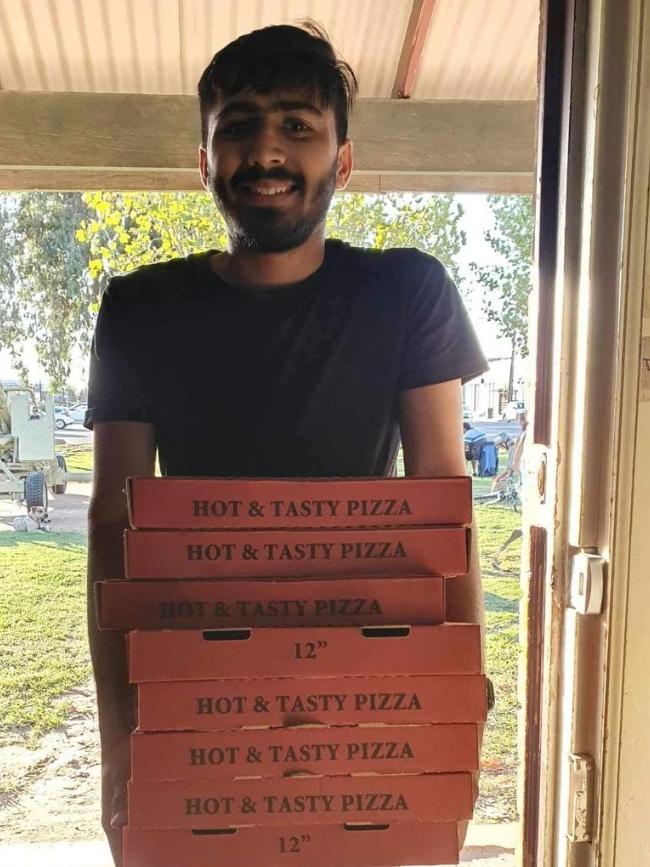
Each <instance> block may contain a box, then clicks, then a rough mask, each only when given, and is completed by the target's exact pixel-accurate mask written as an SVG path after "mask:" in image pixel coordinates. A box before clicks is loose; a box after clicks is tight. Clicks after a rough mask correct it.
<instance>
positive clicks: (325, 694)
mask: <svg viewBox="0 0 650 867" xmlns="http://www.w3.org/2000/svg"><path fill="white" fill-rule="evenodd" d="M486 713H487V687H486V681H485V677H484V676H483V675H481V674H474V675H434V676H428V677H377V676H372V677H329V678H308V679H304V678H291V677H277V678H269V679H268V680H255V679H253V678H250V679H248V680H205V681H185V682H179V683H141V684H140V685H139V686H138V727H139V729H140V730H141V731H150V732H156V731H159V732H161V731H182V730H191V731H214V730H215V729H223V728H236V727H239V726H292V725H293V726H295V725H358V724H363V723H371V724H372V723H385V724H389V723H390V724H395V725H406V724H409V725H410V724H418V723H420V724H422V723H465V722H483V721H484V720H485V718H486Z"/></svg>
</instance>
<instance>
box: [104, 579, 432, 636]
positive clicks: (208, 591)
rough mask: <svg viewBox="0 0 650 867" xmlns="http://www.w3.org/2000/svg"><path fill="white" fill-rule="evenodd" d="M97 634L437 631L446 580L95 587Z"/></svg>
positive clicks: (132, 583) (247, 581) (144, 583)
mask: <svg viewBox="0 0 650 867" xmlns="http://www.w3.org/2000/svg"><path fill="white" fill-rule="evenodd" d="M95 596H96V600H97V613H98V622H99V625H100V627H102V628H103V629H125V630H129V629H212V628H224V627H229V626H230V627H241V626H372V625H382V624H391V623H392V624H436V623H442V621H443V620H444V619H445V579H444V578H438V577H435V576H431V577H426V578H420V577H407V578H332V579H329V580H327V579H326V580H323V579H317V578H313V579H309V580H306V581H301V580H289V579H282V580H279V581H274V580H268V579H248V578H238V579H235V580H233V581H228V580H225V579H224V580H212V581H211V580H204V581H174V580H165V581H127V580H124V579H119V580H115V581H99V582H97V583H96V584H95Z"/></svg>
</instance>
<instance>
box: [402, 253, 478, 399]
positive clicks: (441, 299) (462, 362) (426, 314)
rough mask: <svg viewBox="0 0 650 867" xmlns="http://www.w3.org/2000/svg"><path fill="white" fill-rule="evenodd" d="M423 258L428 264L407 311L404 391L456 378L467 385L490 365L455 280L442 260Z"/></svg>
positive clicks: (403, 364)
mask: <svg viewBox="0 0 650 867" xmlns="http://www.w3.org/2000/svg"><path fill="white" fill-rule="evenodd" d="M420 255H422V254H420ZM423 258H426V260H427V268H426V269H425V275H424V278H423V279H421V280H420V281H419V283H418V285H417V286H416V287H415V290H414V293H413V297H412V303H411V305H410V310H409V313H408V321H407V328H406V334H405V341H406V342H405V347H404V355H403V362H402V369H401V375H400V388H401V390H406V389H409V388H419V387H421V386H424V385H434V384H435V383H438V382H447V381H449V380H451V379H460V380H462V382H464V383H465V382H467V381H468V380H470V379H473V378H474V377H475V376H479V375H480V374H481V373H484V372H485V371H486V370H487V369H488V364H487V360H486V358H485V356H484V355H483V351H482V350H481V346H480V344H479V342H478V338H477V336H476V333H475V331H474V328H473V326H472V323H471V321H470V318H469V315H468V313H467V310H466V308H465V305H464V304H463V301H462V298H461V297H460V294H459V292H458V289H457V288H456V286H455V285H454V282H453V280H452V279H451V277H450V276H449V274H448V273H447V271H446V269H445V268H444V266H443V265H442V264H441V263H440V262H439V261H438V260H437V259H434V258H433V257H431V256H426V257H423Z"/></svg>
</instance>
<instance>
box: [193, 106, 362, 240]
mask: <svg viewBox="0 0 650 867" xmlns="http://www.w3.org/2000/svg"><path fill="white" fill-rule="evenodd" d="M200 160H201V175H202V178H203V183H204V186H205V187H206V188H207V189H209V190H210V192H211V193H212V195H213V197H214V200H215V202H216V205H217V207H218V209H219V210H220V211H221V213H222V214H223V217H224V219H225V221H226V226H227V229H228V235H229V237H230V240H231V242H232V244H233V246H234V247H239V248H246V249H249V250H259V251H260V252H281V251H284V250H290V249H294V248H295V247H299V246H300V245H301V244H303V243H304V242H305V241H306V240H307V239H308V238H309V237H310V236H311V235H312V233H313V232H314V230H315V229H316V228H317V227H319V226H320V225H322V223H323V222H324V220H325V217H326V215H327V211H328V208H329V205H330V201H331V198H332V195H333V193H334V190H335V189H337V188H342V187H344V186H345V184H346V183H347V180H348V178H349V175H350V171H351V144H350V142H349V141H346V142H344V143H343V144H342V145H341V146H339V145H338V142H337V136H336V122H335V117H334V112H333V110H332V109H331V108H324V107H322V106H320V105H319V104H318V102H317V101H316V100H315V99H314V98H313V97H312V96H311V95H308V94H306V93H304V92H296V91H281V92H273V93H270V94H260V93H256V92H254V91H252V90H246V91H241V92H240V93H238V94H235V95H234V96H232V97H228V98H226V99H223V100H220V101H219V102H218V103H217V104H216V105H215V107H214V108H213V110H212V111H211V113H210V116H209V124H208V138H207V143H206V147H205V148H203V147H202V148H201V151H200Z"/></svg>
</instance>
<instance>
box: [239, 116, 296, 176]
mask: <svg viewBox="0 0 650 867" xmlns="http://www.w3.org/2000/svg"><path fill="white" fill-rule="evenodd" d="M286 159H287V155H286V152H285V149H284V142H283V140H282V136H281V133H280V131H279V130H278V129H277V128H274V127H273V125H272V124H269V123H264V124H260V126H259V128H258V129H257V131H256V133H255V135H254V136H252V138H251V139H250V140H249V148H248V152H247V154H246V160H247V162H248V164H249V165H258V166H263V167H264V168H270V167H272V166H281V165H284V163H285V162H286Z"/></svg>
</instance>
